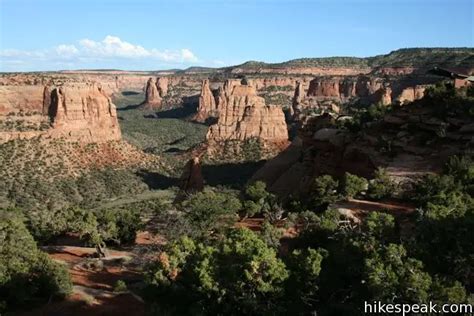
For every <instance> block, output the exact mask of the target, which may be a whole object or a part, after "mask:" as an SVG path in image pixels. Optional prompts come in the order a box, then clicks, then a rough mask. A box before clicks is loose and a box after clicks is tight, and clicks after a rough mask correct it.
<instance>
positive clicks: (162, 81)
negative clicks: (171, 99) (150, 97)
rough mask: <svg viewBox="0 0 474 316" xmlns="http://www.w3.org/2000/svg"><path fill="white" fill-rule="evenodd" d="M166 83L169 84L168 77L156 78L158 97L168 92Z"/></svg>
mask: <svg viewBox="0 0 474 316" xmlns="http://www.w3.org/2000/svg"><path fill="white" fill-rule="evenodd" d="M168 85H169V80H168V77H159V78H158V79H157V80H156V87H157V88H158V92H159V93H160V97H162V98H163V97H165V96H166V95H167V94H168Z"/></svg>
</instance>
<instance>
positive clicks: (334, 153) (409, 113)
mask: <svg viewBox="0 0 474 316" xmlns="http://www.w3.org/2000/svg"><path fill="white" fill-rule="evenodd" d="M338 125H339V124H337V120H335V119H334V118H333V117H332V116H331V115H329V114H328V113H325V114H323V115H320V116H313V117H307V118H306V119H305V120H303V121H302V127H301V128H300V129H299V130H298V136H297V137H296V138H295V140H294V141H293V143H292V145H290V146H289V147H288V148H287V150H285V151H283V152H281V153H280V154H279V155H278V156H276V157H275V158H274V159H271V160H269V161H268V162H267V163H266V164H265V165H264V167H263V168H262V169H260V170H259V171H258V172H257V173H256V174H255V175H254V177H253V180H262V181H265V182H266V183H267V186H268V188H269V189H270V190H271V191H273V192H275V193H279V194H281V195H282V196H287V195H289V194H297V193H298V192H305V191H307V189H308V188H309V187H310V183H311V181H312V180H313V179H314V177H316V176H320V175H324V174H330V175H332V176H334V177H337V178H339V177H342V176H343V175H344V173H345V172H350V173H352V174H356V175H358V176H363V177H365V178H372V177H373V176H374V172H375V170H377V168H384V169H385V170H386V172H387V174H388V175H389V176H390V177H391V179H392V180H393V181H395V182H397V183H399V184H400V185H401V186H403V185H410V184H411V183H413V181H415V180H417V179H419V177H421V176H423V175H426V174H428V173H433V172H437V171H439V170H441V168H442V165H443V163H444V162H445V161H446V160H447V159H448V157H450V156H452V155H462V154H463V153H465V152H466V151H469V150H471V148H472V145H473V144H474V125H473V123H472V120H471V119H469V118H468V117H464V116H463V115H460V114H459V113H458V114H456V113H454V112H452V113H451V114H448V116H447V117H443V118H439V117H437V109H436V106H433V104H430V103H427V102H423V101H416V102H413V103H410V104H407V105H406V106H403V107H396V108H394V109H393V110H392V111H391V112H390V113H387V114H386V115H385V116H384V118H383V119H382V120H379V121H374V122H371V124H368V125H366V126H365V128H364V129H363V130H362V131H360V132H351V131H349V130H346V129H340V128H339V127H338ZM428 137H429V138H430V139H437V140H438V142H435V143H426V141H424V140H425V139H427V138H428Z"/></svg>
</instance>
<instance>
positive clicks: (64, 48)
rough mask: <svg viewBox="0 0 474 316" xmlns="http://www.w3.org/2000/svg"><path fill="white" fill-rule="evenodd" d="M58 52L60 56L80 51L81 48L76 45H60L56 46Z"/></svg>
mask: <svg viewBox="0 0 474 316" xmlns="http://www.w3.org/2000/svg"><path fill="white" fill-rule="evenodd" d="M55 52H56V54H58V55H59V56H71V55H75V54H77V53H79V50H78V49H77V48H76V46H74V45H64V44H62V45H59V46H56V48H55Z"/></svg>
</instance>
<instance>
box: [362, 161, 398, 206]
mask: <svg viewBox="0 0 474 316" xmlns="http://www.w3.org/2000/svg"><path fill="white" fill-rule="evenodd" d="M396 188H397V186H396V184H395V183H394V182H393V181H392V180H391V179H390V177H389V176H388V174H387V172H386V171H385V170H384V169H382V168H379V169H377V171H376V172H375V178H374V179H372V180H371V181H370V182H369V190H368V192H367V193H368V196H369V197H370V198H372V199H375V200H380V199H383V198H387V197H391V196H393V195H394V193H396V192H395V191H396Z"/></svg>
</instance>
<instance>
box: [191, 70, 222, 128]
mask: <svg viewBox="0 0 474 316" xmlns="http://www.w3.org/2000/svg"><path fill="white" fill-rule="evenodd" d="M218 116H219V112H218V108H217V103H216V100H215V98H214V95H213V94H212V91H211V88H210V86H209V79H205V80H204V81H203V82H202V88H201V94H200V95H199V106H198V109H197V113H196V115H195V116H194V120H195V121H197V122H201V123H202V122H205V121H206V120H208V119H209V118H211V117H218Z"/></svg>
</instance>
